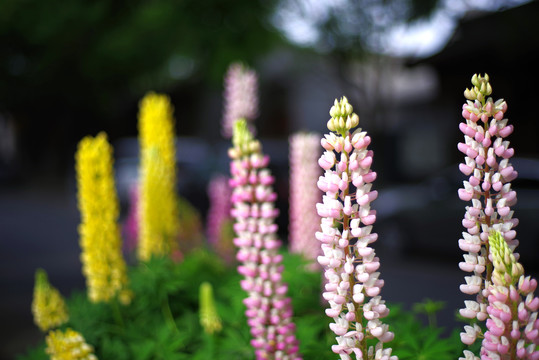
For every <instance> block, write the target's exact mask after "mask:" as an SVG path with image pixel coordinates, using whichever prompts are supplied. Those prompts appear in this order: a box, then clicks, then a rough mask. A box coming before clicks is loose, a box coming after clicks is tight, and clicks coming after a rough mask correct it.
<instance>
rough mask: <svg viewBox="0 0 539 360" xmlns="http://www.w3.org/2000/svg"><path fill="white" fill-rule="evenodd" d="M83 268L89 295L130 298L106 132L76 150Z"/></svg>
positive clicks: (87, 139) (84, 141) (97, 299)
mask: <svg viewBox="0 0 539 360" xmlns="http://www.w3.org/2000/svg"><path fill="white" fill-rule="evenodd" d="M76 170H77V183H78V201H79V210H80V214H81V224H80V226H79V234H80V246H81V249H82V254H81V261H82V272H83V274H84V276H85V277H86V285H87V289H88V298H89V299H90V301H92V302H108V301H110V300H111V299H113V298H114V297H116V296H119V299H120V300H121V301H122V302H123V303H126V302H129V300H130V296H127V295H128V294H129V293H130V292H129V290H127V271H126V264H125V261H124V259H123V256H122V241H121V237H120V227H119V225H118V222H117V221H118V217H119V205H118V197H117V195H116V188H115V185H114V170H113V159H112V147H111V145H110V144H109V143H108V141H107V135H106V134H105V133H100V134H98V135H97V136H96V137H95V138H93V137H91V136H87V137H85V138H84V139H82V140H81V141H80V143H79V147H78V150H77V154H76Z"/></svg>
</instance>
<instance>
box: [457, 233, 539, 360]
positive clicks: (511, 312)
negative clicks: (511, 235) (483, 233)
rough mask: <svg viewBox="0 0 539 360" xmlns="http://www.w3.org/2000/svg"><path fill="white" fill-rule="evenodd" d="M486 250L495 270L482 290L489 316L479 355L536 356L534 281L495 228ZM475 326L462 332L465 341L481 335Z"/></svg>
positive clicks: (505, 359) (538, 304) (502, 359)
mask: <svg viewBox="0 0 539 360" xmlns="http://www.w3.org/2000/svg"><path fill="white" fill-rule="evenodd" d="M489 250H490V253H489V258H490V260H491V261H492V263H493V267H494V270H493V272H492V278H491V281H490V282H487V284H486V289H485V290H484V296H485V297H486V298H487V300H488V305H487V313H488V318H487V321H486V326H487V330H486V332H485V334H484V335H482V336H481V337H483V342H482V344H481V354H480V355H481V359H484V360H490V359H492V360H494V359H497V360H498V359H499V360H513V359H534V360H538V359H539V349H537V346H538V345H539V321H538V320H537V310H538V309H539V298H537V297H535V296H534V291H535V289H536V288H537V281H536V280H535V279H532V278H530V277H529V276H528V277H525V276H524V269H523V267H522V265H521V264H519V263H518V262H517V260H516V259H515V256H514V254H513V252H512V250H511V249H510V248H509V246H508V245H507V243H506V242H505V240H504V239H503V237H502V236H501V234H500V233H499V232H497V231H496V232H493V233H492V234H491V236H490V237H489ZM474 327H475V329H473V330H472V329H466V330H467V331H466V332H465V333H461V338H462V341H463V342H464V343H467V344H468V343H473V341H474V340H475V337H477V336H480V335H481V329H477V328H479V327H478V326H477V324H475V325H474Z"/></svg>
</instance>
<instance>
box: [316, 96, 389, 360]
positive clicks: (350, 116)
mask: <svg viewBox="0 0 539 360" xmlns="http://www.w3.org/2000/svg"><path fill="white" fill-rule="evenodd" d="M330 115H331V119H330V120H329V121H328V124H327V126H328V129H329V130H330V131H331V132H330V133H329V134H326V135H325V138H323V139H322V141H321V143H322V146H323V147H324V149H325V152H324V153H323V154H322V156H321V157H320V159H319V161H318V163H319V165H320V166H321V167H322V168H323V169H324V170H325V173H324V175H323V176H320V178H319V180H318V188H319V189H320V190H322V191H324V192H325V195H324V196H323V200H322V203H319V204H317V205H316V208H317V211H318V214H319V215H320V216H321V217H322V220H321V231H319V232H317V233H316V238H317V239H318V240H319V241H320V242H321V243H322V244H321V247H322V251H323V255H321V256H319V257H318V262H319V263H320V264H321V265H322V266H323V267H324V270H325V278H326V279H327V283H326V285H325V290H326V291H325V292H324V293H323V297H324V299H326V300H327V301H328V303H329V308H328V309H326V314H327V315H328V316H329V317H331V318H333V319H334V323H332V324H330V328H331V330H332V331H333V332H334V333H335V334H336V335H337V337H336V339H337V345H333V347H332V350H333V352H335V353H336V354H339V355H340V356H341V359H351V355H352V354H355V357H356V359H385V360H388V359H391V360H393V359H397V357H396V356H392V355H391V351H392V350H391V348H385V349H384V348H383V343H386V342H388V341H391V340H392V339H393V337H394V335H393V333H392V332H390V331H389V330H388V326H387V324H383V323H382V321H381V319H382V318H384V317H385V316H386V315H387V314H388V313H389V309H388V308H387V307H386V305H385V302H384V301H383V300H382V298H381V296H380V290H381V288H382V287H383V285H384V281H383V280H381V279H380V278H379V275H380V273H379V272H377V270H378V268H379V267H380V260H379V258H378V257H376V255H375V252H374V249H373V248H372V247H371V246H370V244H372V243H373V242H374V241H376V240H377V238H378V235H377V234H376V233H372V225H373V223H374V222H375V221H376V213H375V211H374V210H372V209H371V208H370V203H371V202H372V201H373V200H374V199H376V197H377V195H378V193H377V191H375V190H372V189H371V187H372V182H373V181H374V180H375V179H376V173H375V172H373V171H372V170H371V164H372V159H373V152H372V150H368V149H367V146H368V145H369V143H370V141H371V138H370V137H369V136H367V134H366V132H364V131H362V130H361V129H360V128H358V129H356V130H355V131H353V132H351V130H352V128H354V127H356V126H357V125H358V124H359V117H358V116H357V115H356V114H355V113H354V112H353V108H352V106H351V105H350V104H349V103H348V100H347V99H346V98H345V97H343V98H342V99H341V100H340V101H337V100H335V104H334V106H333V107H332V108H331V110H330ZM367 339H377V342H376V345H375V346H368V345H367Z"/></svg>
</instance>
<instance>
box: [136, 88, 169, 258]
mask: <svg viewBox="0 0 539 360" xmlns="http://www.w3.org/2000/svg"><path fill="white" fill-rule="evenodd" d="M172 112H173V109H172V106H171V105H170V101H169V98H168V97H167V96H165V95H158V94H155V93H149V94H147V95H146V96H145V97H144V98H143V99H142V101H141V102H140V113H139V125H138V126H139V134H140V135H139V140H140V157H141V160H140V200H139V201H140V205H139V212H140V213H139V219H140V225H139V226H140V229H139V244H138V258H139V259H140V260H143V261H144V260H149V259H150V258H151V257H152V256H154V255H157V256H162V255H170V254H172V253H173V252H174V250H176V249H177V241H176V237H177V234H178V208H177V199H176V193H175V185H176V155H175V153H176V152H175V145H174V119H173V117H172Z"/></svg>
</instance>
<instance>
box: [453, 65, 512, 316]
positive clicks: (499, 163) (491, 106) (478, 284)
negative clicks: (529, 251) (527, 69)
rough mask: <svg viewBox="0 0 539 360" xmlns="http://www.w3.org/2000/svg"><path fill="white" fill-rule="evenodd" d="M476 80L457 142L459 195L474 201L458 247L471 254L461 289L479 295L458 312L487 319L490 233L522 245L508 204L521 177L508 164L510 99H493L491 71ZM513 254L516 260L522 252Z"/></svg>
mask: <svg viewBox="0 0 539 360" xmlns="http://www.w3.org/2000/svg"><path fill="white" fill-rule="evenodd" d="M472 84H473V86H474V87H473V88H472V89H466V91H465V92H464V95H465V97H466V98H467V99H468V100H467V102H466V103H465V104H464V105H463V107H462V116H463V117H464V119H465V122H462V123H460V125H459V128H460V130H461V131H462V133H463V134H464V142H463V143H459V144H458V149H459V150H460V151H461V152H462V153H464V155H465V158H464V163H462V164H460V166H459V169H460V171H461V172H462V173H463V174H464V175H466V176H468V180H467V181H464V187H463V188H462V189H459V191H458V195H459V197H460V199H462V200H464V201H471V205H469V206H467V207H466V213H465V215H464V219H463V220H462V225H463V226H464V227H465V228H466V231H465V232H463V233H462V235H463V237H462V238H461V239H460V240H459V247H460V249H461V250H462V251H465V252H467V254H465V255H464V261H463V262H461V263H460V264H459V267H460V268H461V269H462V270H463V271H465V272H469V273H471V275H470V276H466V277H465V281H466V283H465V284H463V285H461V287H460V289H461V291H462V292H463V293H465V294H468V295H474V296H475V299H474V300H467V301H465V305H466V306H465V308H463V309H461V310H460V314H461V315H462V316H464V317H467V318H470V319H473V318H477V319H478V320H479V321H484V320H485V319H486V318H487V299H486V297H485V296H484V295H483V290H485V289H486V282H488V281H490V280H491V276H492V269H493V267H492V263H491V261H490V260H489V259H488V258H487V254H488V249H489V240H488V237H489V235H490V233H491V232H492V231H499V232H501V234H502V236H503V237H504V238H505V239H506V241H507V243H508V244H509V247H510V248H511V249H512V250H514V249H515V247H516V246H517V245H518V241H517V240H516V239H515V235H516V232H515V231H514V230H513V228H514V227H515V226H516V225H517V224H518V220H517V219H515V218H513V211H511V208H510V207H511V206H512V205H514V204H515V203H516V193H515V192H514V191H513V190H511V180H513V179H515V178H516V177H517V172H516V171H515V170H514V169H513V167H512V166H511V164H510V162H509V159H510V158H511V157H512V156H513V153H514V151H513V149H512V148H510V147H509V141H507V140H505V137H507V136H508V135H509V134H510V133H511V132H512V131H513V126H512V125H508V123H507V122H508V121H507V119H504V114H505V112H506V110H507V104H506V102H505V101H504V100H498V101H494V100H492V98H491V97H489V95H490V94H491V93H492V87H491V85H490V83H489V77H488V75H486V74H485V76H484V77H481V76H478V75H474V76H473V78H472ZM515 256H517V258H518V254H515Z"/></svg>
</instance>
